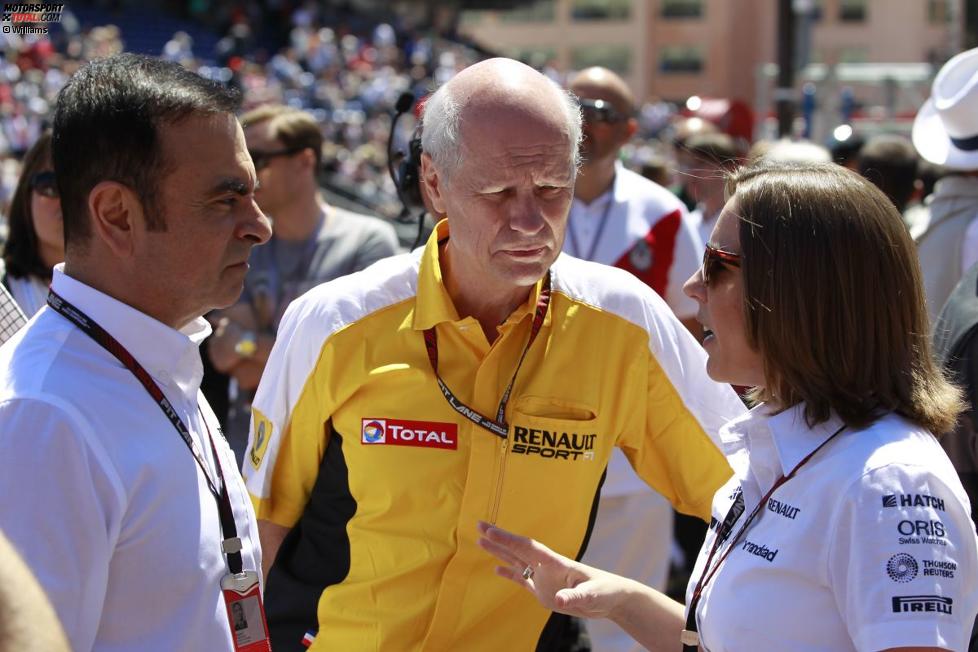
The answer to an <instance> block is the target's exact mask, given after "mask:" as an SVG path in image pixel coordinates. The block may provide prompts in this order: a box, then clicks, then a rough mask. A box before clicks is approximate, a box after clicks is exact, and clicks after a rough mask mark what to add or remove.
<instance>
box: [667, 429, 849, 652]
mask: <svg viewBox="0 0 978 652" xmlns="http://www.w3.org/2000/svg"><path fill="white" fill-rule="evenodd" d="M845 429H846V427H845V425H843V426H842V427H841V428H839V429H838V430H836V431H835V432H833V433H832V434H831V435H829V437H828V439H826V440H825V441H823V442H822V443H821V444H819V445H818V446H816V447H815V449H814V450H813V451H812V452H810V453H809V454H808V455H806V456H805V457H804V459H802V460H801V461H800V462H798V464H796V465H795V467H794V468H793V469H791V471H789V472H788V475H782V476H781V477H780V478H778V479H777V480H775V481H774V484H773V485H771V488H770V489H768V491H767V493H766V494H764V496H763V497H762V498H761V500H760V501H759V502H758V503H757V505H755V506H754V509H753V510H751V513H750V514H748V515H747V520H745V521H744V524H743V525H741V526H740V530H738V532H737V534H735V535H734V538H733V540H732V541H731V542H730V545H729V546H727V549H726V550H724V552H723V554H722V555H720V558H719V559H717V563H716V564H715V565H714V566H713V567H712V568H710V563H711V562H712V561H713V556H714V555H715V554H716V552H717V550H718V549H719V548H720V545H721V544H722V543H723V542H724V541H726V540H727V538H728V537H729V536H730V532H731V530H732V529H733V526H734V523H736V522H737V520H738V519H739V518H740V515H741V514H743V513H744V502H743V493H742V492H741V490H739V489H738V490H737V493H736V495H735V496H734V502H733V504H732V505H731V506H730V510H729V511H728V512H727V515H726V517H725V518H724V519H723V522H722V523H720V524H718V525H717V530H716V535H715V537H714V539H713V546H712V547H711V548H710V554H709V555H707V557H706V563H705V564H704V565H703V572H702V573H700V579H699V580H698V581H697V582H696V586H695V588H694V589H693V595H692V597H691V598H690V601H689V610H688V611H687V613H686V628H685V629H684V630H683V632H682V635H681V636H680V641H681V642H682V644H683V652H696V650H697V649H699V634H698V633H697V631H698V630H697V628H696V608H697V607H698V606H699V603H700V598H701V597H702V596H703V590H704V589H705V588H706V586H707V585H708V584H709V583H710V580H712V579H713V576H714V575H716V573H717V571H718V570H720V566H722V565H723V562H725V561H726V560H727V556H728V555H730V553H731V551H732V550H733V549H734V548H735V547H736V545H737V542H739V541H740V539H741V537H743V536H744V534H745V533H746V532H747V529H748V528H749V527H750V526H751V524H752V523H753V522H754V519H755V518H757V515H758V514H760V512H761V510H762V509H763V508H764V506H765V505H766V504H767V502H768V500H770V499H771V496H772V495H773V494H774V492H775V491H777V490H778V488H780V487H781V486H782V485H783V484H785V483H786V482H788V480H791V479H792V478H793V477H795V474H796V473H797V472H798V469H800V468H801V467H803V466H804V465H805V463H807V462H808V460H810V459H812V457H814V456H815V453H817V452H819V451H820V450H822V448H823V447H824V446H825V445H826V444H828V443H829V442H830V441H832V440H833V439H835V437H836V435H838V434H839V433H840V432H842V431H843V430H845ZM738 499H739V500H738Z"/></svg>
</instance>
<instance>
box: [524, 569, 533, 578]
mask: <svg viewBox="0 0 978 652" xmlns="http://www.w3.org/2000/svg"><path fill="white" fill-rule="evenodd" d="M531 577H533V567H531V566H527V567H526V568H524V569H523V579H524V580H528V579H530V578H531Z"/></svg>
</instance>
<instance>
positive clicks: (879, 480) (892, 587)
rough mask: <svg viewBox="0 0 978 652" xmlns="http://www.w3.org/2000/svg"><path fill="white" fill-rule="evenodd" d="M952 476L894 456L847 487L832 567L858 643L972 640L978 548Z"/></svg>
mask: <svg viewBox="0 0 978 652" xmlns="http://www.w3.org/2000/svg"><path fill="white" fill-rule="evenodd" d="M952 482H953V483H956V479H955V478H951V479H949V480H947V481H946V480H945V479H944V478H942V477H940V476H939V475H938V474H937V473H934V472H932V471H930V470H928V469H926V468H923V467H920V466H909V465H895V464H893V465H888V466H885V467H882V468H878V469H875V470H872V471H870V472H868V473H866V474H864V475H862V476H861V477H860V478H859V479H858V480H857V481H856V482H855V483H853V485H852V486H851V487H850V489H849V491H847V492H845V493H844V497H843V499H842V501H841V503H840V504H839V506H838V509H837V513H836V515H835V517H834V518H833V523H834V533H831V534H830V536H829V542H830V543H829V545H830V549H829V554H828V557H827V559H828V565H829V568H828V577H829V582H830V585H831V589H832V592H833V594H834V596H835V600H836V606H837V608H838V610H839V613H840V614H841V615H842V617H843V619H844V620H845V621H846V627H847V628H848V630H849V634H850V636H851V638H852V640H853V641H854V643H855V646H856V649H858V650H866V651H867V652H868V651H871V650H872V651H875V650H884V649H887V648H891V647H906V646H923V647H927V646H932V647H940V648H946V649H950V650H964V649H966V648H967V646H968V637H969V636H970V634H971V628H972V625H973V624H974V619H975V614H976V612H978V593H976V591H975V586H976V585H978V584H976V583H978V569H976V566H978V548H976V540H975V530H974V526H973V524H972V522H971V519H970V518H969V516H968V509H967V507H966V505H965V504H964V501H965V499H964V498H963V497H959V495H958V494H956V493H955V492H954V491H952V490H951V488H950V487H949V483H952Z"/></svg>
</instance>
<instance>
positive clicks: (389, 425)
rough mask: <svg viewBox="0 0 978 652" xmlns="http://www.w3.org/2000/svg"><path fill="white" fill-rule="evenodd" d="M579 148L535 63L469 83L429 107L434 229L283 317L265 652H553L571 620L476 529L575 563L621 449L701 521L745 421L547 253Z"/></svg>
mask: <svg viewBox="0 0 978 652" xmlns="http://www.w3.org/2000/svg"><path fill="white" fill-rule="evenodd" d="M580 133H581V122H580V110H579V109H578V107H577V104H576V101H575V100H574V99H573V98H572V97H571V96H568V95H567V94H566V93H564V92H563V91H562V90H560V89H559V88H558V87H556V86H555V85H553V84H552V83H551V82H550V81H549V80H547V79H546V78H545V77H543V76H542V75H540V74H539V73H537V72H536V71H534V70H532V69H531V68H529V67H527V66H524V65H522V64H520V63H517V62H515V61H511V60H507V59H492V60H489V61H485V62H482V63H480V64H477V65H474V66H472V67H470V68H467V69H466V70H464V71H463V72H461V73H459V75H457V76H456V77H455V78H454V79H453V80H451V81H450V82H448V83H447V84H446V85H445V86H444V87H442V88H441V89H440V90H439V91H438V92H436V93H435V94H434V95H433V96H432V97H431V98H430V99H429V100H428V103H427V105H426V108H425V116H424V131H423V134H424V135H423V139H424V140H423V147H424V150H425V153H424V155H423V157H422V175H423V177H424V180H425V183H426V185H427V189H428V191H429V194H430V197H431V200H432V203H433V205H434V208H435V209H436V210H437V211H438V212H439V213H443V214H446V215H447V216H448V217H447V219H446V220H445V221H443V222H441V223H440V224H439V225H438V226H437V228H436V230H435V233H433V234H432V237H431V238H430V239H429V241H428V243H427V246H426V247H425V248H424V249H419V250H418V251H416V252H414V253H412V254H406V255H403V256H398V257H394V258H389V259H387V260H385V261H381V262H380V263H377V264H375V265H374V266H372V267H371V268H369V269H367V270H364V271H362V272H359V273H357V274H353V275H350V276H347V277H344V278H341V279H337V280H335V281H332V282H330V283H327V284H325V285H322V286H320V287H318V288H316V289H314V290H312V291H311V292H309V293H308V294H306V295H305V296H303V297H302V298H300V299H299V300H297V301H296V302H295V303H293V304H292V306H291V307H290V308H289V310H288V311H287V313H286V314H285V316H284V318H283V319H282V322H281V326H280V329H279V337H278V339H277V341H276V344H275V348H274V349H273V351H272V354H271V356H270V358H269V362H268V365H267V366H266V369H265V374H264V376H263V377H262V381H261V384H260V385H259V388H258V393H257V395H256V397H255V401H254V411H253V419H252V433H251V444H250V448H249V451H248V454H247V456H246V460H245V464H244V471H245V475H246V478H247V483H248V486H249V490H250V492H251V494H252V498H253V500H254V503H255V506H256V509H257V515H258V518H259V519H260V526H259V528H260V530H261V535H262V544H263V546H264V551H265V555H266V558H267V559H268V560H269V563H271V562H272V561H273V560H274V565H273V566H272V567H271V570H270V572H269V574H268V581H267V585H266V605H267V613H268V622H269V627H270V629H271V632H272V641H273V645H274V646H276V647H279V646H281V647H282V649H290V648H291V647H294V646H295V645H296V644H297V643H298V642H299V641H300V640H301V639H302V638H303V636H304V635H306V634H308V636H307V640H308V639H309V638H312V637H313V636H315V639H314V641H313V643H312V648H311V649H313V650H398V651H401V650H467V651H470V650H475V651H478V650H503V649H506V650H531V649H534V648H536V649H552V647H553V645H554V641H556V640H558V639H559V638H560V636H561V631H562V628H563V627H564V626H565V625H566V622H567V621H566V619H565V618H564V617H562V616H557V615H553V614H551V613H549V612H547V611H546V610H544V609H543V608H541V607H540V606H538V605H537V604H535V603H534V601H533V599H532V597H531V596H527V595H523V594H521V592H520V591H519V587H516V586H515V585H513V584H511V583H508V582H504V581H501V580H499V579H498V578H496V577H494V574H493V566H494V564H493V562H492V561H491V560H490V559H489V558H488V557H487V556H486V555H485V554H484V553H483V552H482V551H481V550H480V549H479V548H478V547H477V545H476V539H477V538H478V532H477V530H476V523H477V521H479V520H485V521H489V522H492V523H499V524H500V525H501V526H502V527H506V528H510V529H513V530H516V531H519V532H526V533H528V534H530V535H531V536H533V537H535V538H538V539H539V540H541V541H544V542H545V543H546V544H547V545H548V546H550V547H551V548H554V549H556V550H559V551H560V552H562V553H563V554H566V555H568V556H571V557H579V556H580V554H582V553H583V551H584V549H585V547H586V546H587V538H588V533H589V531H590V526H591V524H593V521H594V510H595V505H596V504H597V496H598V492H599V490H600V485H601V482H602V479H603V476H604V469H605V466H606V465H607V462H608V459H609V456H610V455H611V451H612V449H613V448H614V447H616V446H617V447H620V448H621V449H622V450H624V451H625V454H626V456H627V457H628V459H629V461H630V462H631V464H632V465H633V467H634V468H635V469H636V471H637V472H638V474H639V475H640V476H641V477H642V478H643V479H644V480H646V481H647V482H648V483H649V484H650V485H652V486H653V487H654V488H655V489H657V490H658V491H659V492H660V493H662V495H664V496H665V497H667V498H668V499H669V500H670V502H671V503H672V504H673V505H675V506H676V508H677V509H679V510H681V511H684V512H687V513H692V514H697V515H699V516H701V517H703V518H708V515H709V513H710V503H711V500H712V497H713V494H714V492H715V490H716V489H717V487H719V486H720V485H721V484H723V482H724V481H725V480H726V479H727V478H728V477H729V475H730V469H729V467H728V466H727V464H726V461H725V460H724V457H723V455H722V454H721V452H720V450H719V449H718V447H717V445H716V443H715V442H719V438H718V436H717V432H718V430H719V426H720V424H722V423H723V422H724V420H726V419H727V418H729V417H732V416H735V415H737V414H739V413H740V412H741V411H742V409H743V408H742V407H741V404H740V402H739V400H738V399H737V398H736V396H735V395H734V394H733V392H732V391H731V390H730V389H729V388H726V387H721V386H719V385H717V384H715V383H713V382H712V381H710V380H709V379H708V377H707V376H706V371H705V355H704V354H703V352H702V349H700V348H699V345H698V344H697V343H696V342H695V341H694V340H693V338H692V337H691V336H690V335H689V333H688V332H687V331H686V329H685V328H684V327H683V326H682V325H681V324H680V323H679V322H678V321H677V320H676V319H675V317H673V315H672V313H671V311H670V310H669V308H668V307H667V306H666V305H665V303H663V302H662V300H661V299H660V298H659V297H658V296H657V295H656V294H655V293H654V292H653V291H652V290H651V289H649V288H648V286H646V285H645V284H644V283H642V282H641V281H639V280H638V279H636V278H635V277H633V276H632V275H631V274H628V273H627V272H623V271H621V270H616V269H614V268H611V267H606V266H602V265H597V264H593V263H587V262H584V261H580V260H576V259H574V258H571V257H569V256H566V255H559V254H560V250H561V245H562V244H563V239H564V228H565V225H566V220H567V213H568V209H569V206H570V201H571V196H572V194H573V188H574V179H575V174H576V171H577V164H578V155H577V152H578V145H579V142H580Z"/></svg>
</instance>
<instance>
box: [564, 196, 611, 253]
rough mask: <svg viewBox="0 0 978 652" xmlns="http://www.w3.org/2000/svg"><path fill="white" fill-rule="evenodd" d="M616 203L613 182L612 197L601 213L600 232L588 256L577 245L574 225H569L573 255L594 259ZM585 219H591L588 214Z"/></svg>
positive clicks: (595, 236) (592, 241)
mask: <svg viewBox="0 0 978 652" xmlns="http://www.w3.org/2000/svg"><path fill="white" fill-rule="evenodd" d="M614 205H615V193H614V185H613V184H612V191H611V199H609V200H608V205H607V206H605V207H604V212H603V213H601V221H600V222H598V232H597V233H595V234H594V239H593V240H591V247H590V248H589V249H588V252H587V256H584V252H583V251H581V247H578V245H577V235H576V234H575V233H574V226H573V225H571V224H568V225H567V235H569V236H570V244H571V249H573V251H572V252H571V255H572V256H576V257H578V258H582V259H583V260H591V261H594V254H595V253H597V251H598V243H599V242H601V235H602V234H603V233H604V225H605V224H607V223H608V216H609V215H610V214H611V208H612V207H613V206H614ZM583 219H589V218H588V217H587V216H586V215H585V216H584V218H583Z"/></svg>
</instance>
